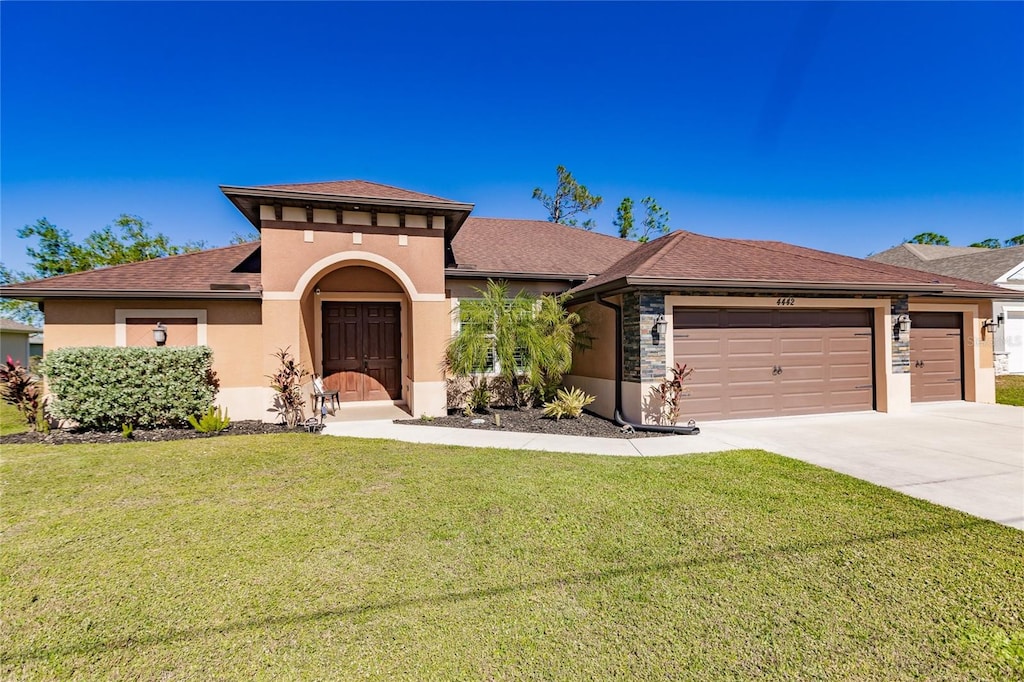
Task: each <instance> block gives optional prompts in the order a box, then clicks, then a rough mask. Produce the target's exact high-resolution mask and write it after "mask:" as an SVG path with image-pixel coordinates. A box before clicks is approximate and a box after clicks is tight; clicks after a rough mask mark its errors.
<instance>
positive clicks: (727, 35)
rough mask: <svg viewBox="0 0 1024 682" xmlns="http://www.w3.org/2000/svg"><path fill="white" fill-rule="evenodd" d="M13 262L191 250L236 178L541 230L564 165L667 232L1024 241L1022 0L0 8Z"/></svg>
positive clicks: (825, 243)
mask: <svg viewBox="0 0 1024 682" xmlns="http://www.w3.org/2000/svg"><path fill="white" fill-rule="evenodd" d="M0 38H2V40H0V61H2V63H3V69H2V71H0V96H2V99H0V201H2V203H0V224H2V231H0V259H2V260H3V261H4V262H5V263H6V264H7V265H8V266H12V267H14V268H15V269H23V268H25V267H26V265H27V262H26V258H25V256H24V247H25V244H24V243H23V242H22V240H19V239H18V238H17V237H16V231H17V229H18V228H19V227H21V226H22V225H24V224H26V223H31V222H34V221H35V220H36V219H37V218H40V217H43V216H45V217H47V218H48V219H50V220H51V221H52V222H54V223H56V224H57V225H58V226H60V227H62V228H67V229H70V230H71V231H72V232H73V233H74V234H75V235H76V236H78V237H84V236H85V235H86V234H87V233H88V232H89V231H91V230H93V229H97V228H101V227H103V226H105V225H107V224H109V223H110V222H112V221H113V220H114V218H116V217H117V215H119V214H120V213H134V214H137V215H140V216H142V217H143V218H145V219H146V220H149V221H150V222H151V223H152V224H153V227H154V228H155V229H157V230H159V231H162V232H165V233H167V234H169V235H171V236H172V238H173V239H174V240H175V241H178V242H183V241H186V240H192V239H205V240H206V241H207V242H209V243H210V245H214V246H216V245H223V244H226V243H228V240H229V239H230V238H231V235H232V234H233V233H235V232H240V231H245V230H246V229H247V223H246V221H245V220H244V219H243V218H242V216H241V215H240V214H239V213H238V212H237V211H236V210H235V209H234V208H233V207H232V206H231V205H230V204H229V202H228V201H227V200H226V199H225V198H224V197H223V195H222V194H221V193H220V192H219V190H218V189H217V186H218V185H220V184H234V185H247V184H272V183H283V182H305V181H316V180H329V179H349V178H362V179H367V180H373V181H376V182H383V183H387V184H392V185H398V186H401V187H407V188H409V189H413V190H418V191H422V192H427V193H430V194H436V195H440V196H443V197H448V198H451V199H456V200H460V201H469V202H474V203H475V204H476V210H475V211H474V215H478V216H501V217H516V218H537V219H543V218H544V217H545V215H544V210H543V208H542V207H541V206H540V204H539V203H538V202H536V201H534V200H532V199H531V198H530V195H531V191H532V189H533V188H534V187H535V186H537V185H541V186H543V187H544V188H545V189H548V190H550V189H551V187H552V185H553V183H554V177H555V173H554V168H555V166H556V165H558V164H564V165H565V166H567V167H568V168H569V170H571V171H572V172H573V173H574V174H575V176H576V177H577V178H578V179H579V180H580V181H581V182H583V183H584V184H586V185H587V186H588V187H590V189H591V190H592V191H594V192H596V193H599V194H601V195H602V196H603V197H604V198H605V205H604V206H603V207H602V208H601V209H600V210H599V211H598V212H596V214H595V216H594V217H596V219H597V221H598V224H599V229H600V230H602V231H607V232H611V231H613V227H612V224H611V222H612V219H613V217H614V209H615V206H616V205H617V204H618V202H619V200H620V199H621V198H622V197H623V196H627V195H628V196H632V197H633V198H634V199H635V200H639V199H640V198H641V197H643V196H645V195H648V194H650V195H653V196H654V197H655V198H656V199H657V200H658V201H659V203H661V204H662V205H663V206H664V207H665V208H667V209H668V210H669V211H670V213H671V225H672V227H673V228H675V229H689V230H694V231H697V232H703V233H706V234H711V235H717V236H731V237H745V238H762V239H780V240H784V241H789V242H793V243H796V244H802V245H806V246H811V247H814V248H821V249H826V250H830V251H836V252H839V253H846V254H850V255H855V256H864V255H866V254H868V253H870V252H873V251H879V250H882V249H885V248H888V247H889V246H892V245H893V244H896V243H898V242H900V241H901V240H902V239H903V238H906V237H910V236H912V235H914V234H916V233H918V232H921V231H925V230H930V231H935V232H940V233H943V234H946V235H947V236H949V237H950V239H951V240H952V241H953V243H955V244H967V243H969V242H971V241H976V240H980V239H983V238H988V237H996V238H999V239H1005V238H1007V237H1010V236H1012V235H1017V234H1021V233H1022V232H1024V49H1022V48H1021V45H1022V44H1024V4H1022V3H996V4H984V3H976V2H975V3H962V4H954V3H941V4H928V3H910V4H885V3H852V4H831V5H829V4H812V3H796V4H785V3H756V4H743V3H678V4H675V3H673V4H669V3H657V4H656V3H631V4H618V3H598V4H591V3H570V4H500V3H488V4H471V3H456V4H432V3H401V4H343V3H288V4H278V3H269V2H268V3H242V2H230V3H219V4H217V3H167V4H164V3H70V4H61V3H25V2H3V3H0Z"/></svg>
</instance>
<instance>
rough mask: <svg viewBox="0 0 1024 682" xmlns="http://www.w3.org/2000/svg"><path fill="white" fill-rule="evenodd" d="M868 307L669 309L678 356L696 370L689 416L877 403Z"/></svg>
mask: <svg viewBox="0 0 1024 682" xmlns="http://www.w3.org/2000/svg"><path fill="white" fill-rule="evenodd" d="M871 317H872V315H871V311H870V310H861V309H840V310H803V309H801V310H775V309H752V310H748V309H731V308H730V309H708V308H703V309H689V308H675V309H674V310H673V327H674V330H673V333H674V352H675V361H676V362H679V363H680V364H683V363H685V364H687V365H688V366H690V367H692V368H694V372H693V375H692V376H691V377H690V381H689V382H688V384H687V386H688V387H689V391H688V392H689V396H688V397H687V398H686V399H685V402H684V406H683V412H684V415H685V418H686V419H741V418H748V417H769V416H779V415H796V414H816V413H822V412H847V411H856V410H870V409H873V408H874V390H873V381H872V376H873V371H872V356H871V354H872V333H871Z"/></svg>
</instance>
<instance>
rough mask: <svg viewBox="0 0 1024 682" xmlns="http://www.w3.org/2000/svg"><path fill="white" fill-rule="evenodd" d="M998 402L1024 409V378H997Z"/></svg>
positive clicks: (1016, 376) (1015, 376)
mask: <svg viewBox="0 0 1024 682" xmlns="http://www.w3.org/2000/svg"><path fill="white" fill-rule="evenodd" d="M996 402H997V403H999V404H1001V405H1018V406H1020V407H1024V376H1020V375H1009V374H1007V375H1003V376H998V377H996Z"/></svg>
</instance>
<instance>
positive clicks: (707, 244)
mask: <svg viewBox="0 0 1024 682" xmlns="http://www.w3.org/2000/svg"><path fill="white" fill-rule="evenodd" d="M650 280H655V281H657V280H664V282H665V283H666V284H679V285H685V284H687V283H691V284H702V285H705V286H707V285H718V286H723V287H726V286H730V285H732V286H743V285H748V286H765V285H767V286H771V285H776V284H793V285H821V287H822V288H828V287H829V286H830V285H831V286H842V287H843V288H854V289H855V288H857V287H864V288H875V289H877V288H879V287H889V286H891V287H892V289H893V290H896V291H899V290H901V289H914V290H917V289H928V288H934V289H935V290H936V291H941V290H948V289H955V290H956V291H958V292H974V293H990V292H991V293H995V292H999V291H1000V290H999V289H998V288H996V287H992V286H987V285H984V284H979V283H977V282H968V281H966V280H960V279H954V278H950V277H944V276H941V275H935V274H932V273H924V272H921V271H918V270H911V269H908V268H901V267H896V266H893V265H887V264H883V263H876V262H872V261H867V260H863V259H861V258H853V257H851V256H842V255H839V254H835V253H828V252H826V251H817V250H815V249H808V248H804V247H802V246H795V245H793V244H785V243H783V242H772V241H756V240H749V239H721V238H717V237H707V236H704V235H700V234H695V233H693V232H683V231H680V232H673V233H672V234H669V235H666V236H664V237H661V238H659V239H655V240H654V241H652V242H649V243H647V244H644V245H642V246H640V247H639V248H638V249H636V251H634V252H633V253H631V254H629V255H628V256H626V257H625V258H623V259H622V260H620V261H619V262H618V263H615V264H614V265H612V266H611V267H609V268H608V269H607V270H606V271H605V272H603V273H602V274H601V275H599V276H598V277H595V278H593V279H591V280H589V281H587V282H585V283H584V284H581V285H580V286H579V287H577V288H576V289H574V290H573V291H574V292H576V293H581V292H585V291H590V290H593V289H597V288H599V287H602V286H606V285H612V284H615V283H619V284H628V283H639V282H641V281H642V282H643V283H651V282H650Z"/></svg>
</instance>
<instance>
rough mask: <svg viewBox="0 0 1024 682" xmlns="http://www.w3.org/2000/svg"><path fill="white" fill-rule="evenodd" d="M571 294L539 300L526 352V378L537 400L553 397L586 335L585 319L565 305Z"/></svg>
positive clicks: (546, 399) (543, 297)
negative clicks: (576, 349) (574, 351)
mask: <svg viewBox="0 0 1024 682" xmlns="http://www.w3.org/2000/svg"><path fill="white" fill-rule="evenodd" d="M568 297H569V294H567V293H566V294H560V295H544V296H541V297H540V300H539V301H538V302H537V305H536V308H535V312H534V317H533V323H534V324H533V327H532V329H531V330H530V334H531V337H530V339H529V341H528V342H527V343H525V344H523V345H524V346H525V347H526V348H527V349H528V352H527V353H526V362H527V364H526V371H527V380H528V382H529V385H530V389H531V391H532V393H533V398H534V402H536V403H543V402H545V401H548V400H551V398H552V397H553V396H554V394H555V393H556V392H557V391H558V389H559V387H560V386H561V385H562V377H563V376H564V375H565V373H566V372H568V371H569V370H570V369H571V368H572V352H573V349H574V348H575V347H576V346H577V342H578V341H579V340H581V339H582V338H583V337H584V336H586V332H585V329H583V327H584V323H583V319H582V318H581V317H580V314H579V313H577V312H570V311H569V310H567V309H566V307H565V301H566V299H568Z"/></svg>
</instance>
